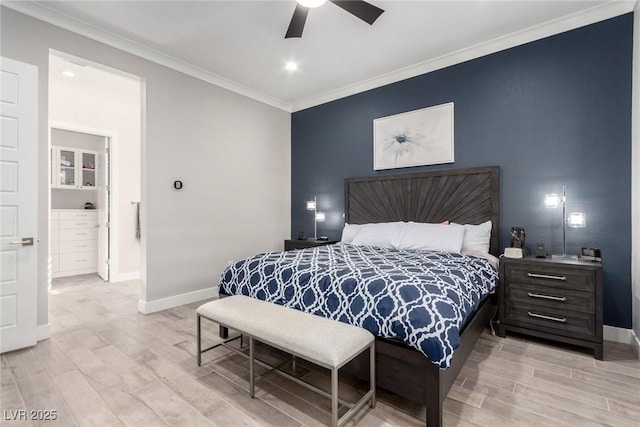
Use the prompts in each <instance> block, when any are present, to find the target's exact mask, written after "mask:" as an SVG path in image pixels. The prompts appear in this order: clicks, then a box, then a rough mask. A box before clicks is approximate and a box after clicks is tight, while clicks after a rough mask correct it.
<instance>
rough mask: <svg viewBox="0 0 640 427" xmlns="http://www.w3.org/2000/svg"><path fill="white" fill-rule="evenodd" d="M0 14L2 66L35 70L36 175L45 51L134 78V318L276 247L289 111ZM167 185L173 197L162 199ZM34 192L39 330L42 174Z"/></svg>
mask: <svg viewBox="0 0 640 427" xmlns="http://www.w3.org/2000/svg"><path fill="white" fill-rule="evenodd" d="M0 15H1V16H0V18H1V22H0V31H1V34H0V36H1V37H0V50H1V52H2V56H5V57H8V58H13V59H16V60H18V61H22V62H26V63H30V64H34V65H36V66H37V67H39V81H38V84H39V89H38V90H39V111H38V113H39V129H38V131H39V138H40V148H39V159H38V163H39V168H40V170H47V167H48V152H47V145H48V136H47V135H48V111H47V110H48V103H49V99H48V76H47V70H48V55H49V49H50V48H51V49H55V50H58V51H62V52H67V53H69V54H72V55H74V56H77V57H81V58H86V59H88V60H90V61H94V62H97V63H100V64H105V65H107V66H110V67H113V68H116V69H119V70H123V71H125V72H128V73H130V74H133V75H137V76H140V77H141V78H143V79H144V80H145V86H146V89H145V97H146V112H144V114H143V129H142V133H143V144H142V188H141V192H142V197H141V198H142V202H143V224H142V226H143V240H142V251H143V256H142V260H143V261H142V263H143V266H142V271H141V274H142V280H143V287H142V292H141V308H142V309H143V310H155V309H158V308H162V307H164V306H167V305H168V304H174V303H177V302H181V301H186V300H189V299H191V300H194V299H195V298H199V297H204V296H210V295H213V294H215V289H216V286H217V282H218V277H219V275H220V274H221V272H222V271H223V269H224V268H225V267H226V265H227V261H228V260H231V259H238V258H239V257H242V256H249V255H252V254H254V253H256V252H259V251H267V250H275V249H281V248H282V244H283V242H282V241H283V239H285V238H287V237H289V227H290V217H291V212H290V205H291V202H290V179H291V167H290V163H291V160H290V159H291V154H290V140H291V135H290V132H291V116H290V114H289V113H287V112H285V111H282V110H279V109H276V108H274V107H270V106H267V105H265V104H261V103H259V102H257V101H253V100H250V99H248V98H245V97H243V96H240V95H237V94H235V93H232V92H229V91H227V90H225V89H221V88H219V87H215V86H212V85H211V84H208V83H205V82H202V81H200V80H196V79H194V78H191V77H188V76H185V75H183V74H181V73H179V72H176V71H172V70H169V69H167V68H164V67H162V66H159V65H157V64H155V63H152V62H150V61H147V60H143V59H141V58H139V57H136V56H134V55H131V54H127V53H124V52H122V51H119V50H117V49H113V48H111V47H108V46H105V45H103V44H101V43H98V42H95V41H92V40H89V39H87V38H84V37H81V36H78V35H76V34H73V33H71V32H69V31H66V30H62V29H60V28H58V27H55V26H52V25H49V24H46V23H44V22H42V21H39V20H36V19H34V18H31V17H28V16H26V15H23V14H20V13H18V12H15V11H13V10H11V9H7V8H5V7H1V9H0ZM176 179H181V180H182V181H183V182H184V189H183V190H181V191H176V190H173V187H172V183H173V181H174V180H176ZM38 183H39V188H40V193H39V197H38V203H39V205H38V237H39V239H40V241H39V249H38V256H39V261H38V262H39V269H38V289H39V291H38V325H46V324H47V323H48V320H47V319H48V318H47V262H46V261H47V247H48V244H49V242H48V238H47V235H48V223H47V208H48V204H49V196H48V191H46V189H47V187H48V174H42V175H41V176H39V177H38ZM145 230H146V232H145Z"/></svg>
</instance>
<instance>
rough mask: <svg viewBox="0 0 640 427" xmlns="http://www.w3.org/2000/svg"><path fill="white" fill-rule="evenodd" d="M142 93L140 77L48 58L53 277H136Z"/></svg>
mask: <svg viewBox="0 0 640 427" xmlns="http://www.w3.org/2000/svg"><path fill="white" fill-rule="evenodd" d="M142 94H143V81H142V79H140V78H139V77H137V76H133V75H130V74H127V73H124V72H122V71H119V70H115V69H113V68H109V67H106V66H104V65H101V64H96V63H93V62H90V61H87V60H85V59H82V58H78V57H75V56H72V55H69V54H66V53H63V52H59V51H53V50H51V51H50V55H49V117H50V122H49V128H50V145H51V158H50V169H51V170H50V171H47V173H48V174H49V173H50V174H51V181H50V182H51V198H50V200H51V206H50V208H51V209H50V219H51V222H50V225H51V238H50V241H51V242H52V245H51V247H50V258H49V259H50V272H51V274H50V277H62V276H69V275H71V274H72V273H73V274H87V273H91V274H98V275H99V276H100V277H101V278H102V279H103V280H105V281H109V282H121V281H126V280H136V279H139V278H140V271H141V244H140V230H139V218H138V215H139V212H138V207H139V203H140V191H141V188H140V181H141V176H140V173H141V135H142ZM85 208H86V209H85ZM78 215H80V216H81V217H79V218H76V216H78ZM56 227H57V228H56ZM82 227H87V228H86V229H82ZM74 228H75V229H76V231H73V230H74ZM78 228H80V230H77V229H78ZM70 230H71V231H70ZM63 236H64V237H63ZM56 237H57V238H58V239H57V240H56ZM83 239H85V240H84V241H83ZM63 240H64V242H65V243H63ZM56 242H57V243H56ZM74 242H75V243H74ZM56 245H57V246H56ZM56 251H57V253H56ZM65 252H66V253H65ZM82 254H85V255H82ZM76 267H77V268H76ZM74 268H75V269H74Z"/></svg>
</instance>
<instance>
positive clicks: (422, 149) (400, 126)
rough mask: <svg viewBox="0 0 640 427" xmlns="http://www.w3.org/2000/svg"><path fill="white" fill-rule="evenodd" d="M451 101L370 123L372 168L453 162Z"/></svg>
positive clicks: (381, 168) (394, 167)
mask: <svg viewBox="0 0 640 427" xmlns="http://www.w3.org/2000/svg"><path fill="white" fill-rule="evenodd" d="M453 113H454V109H453V102H448V103H446V104H440V105H435V106H431V107H426V108H422V109H420V110H414V111H409V112H406V113H400V114H395V115H392V116H387V117H381V118H379V119H375V120H374V121H373V169H374V170H384V169H396V168H405V167H412V166H424V165H436V164H442V163H453V162H454V139H453V136H454V135H453Z"/></svg>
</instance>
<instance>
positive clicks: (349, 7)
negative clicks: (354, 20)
mask: <svg viewBox="0 0 640 427" xmlns="http://www.w3.org/2000/svg"><path fill="white" fill-rule="evenodd" d="M296 1H297V3H296V9H295V10H294V11H293V16H292V17H291V22H290V23H289V28H288V29H287V34H286V35H285V36H284V38H285V39H288V38H292V37H302V30H304V23H305V21H306V20H307V14H308V13H309V9H310V8H315V7H318V6H321V5H323V4H324V3H325V1H326V0H296ZM329 1H330V2H331V3H333V4H335V5H336V6H339V7H341V8H342V9H344V10H346V11H347V12H349V13H350V14H352V15H354V16H356V17H358V18H360V19H362V20H363V21H364V22H366V23H367V24H369V25H373V23H374V22H375V21H376V19H378V18H379V17H380V15H382V13H383V12H384V10H382V9H380V8H379V7H377V6H374V5H372V4H371V3H367V2H366V1H364V0H345V1H340V0H329Z"/></svg>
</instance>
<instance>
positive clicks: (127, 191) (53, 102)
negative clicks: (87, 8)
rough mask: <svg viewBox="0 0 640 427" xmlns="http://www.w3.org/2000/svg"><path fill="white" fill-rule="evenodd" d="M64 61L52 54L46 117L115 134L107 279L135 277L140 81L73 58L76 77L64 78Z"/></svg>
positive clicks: (138, 245) (138, 260) (138, 189)
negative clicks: (110, 238)
mask: <svg viewBox="0 0 640 427" xmlns="http://www.w3.org/2000/svg"><path fill="white" fill-rule="evenodd" d="M62 62H63V61H62V59H60V58H59V57H56V56H52V57H51V58H50V70H49V83H50V86H49V120H50V121H55V122H62V123H66V124H70V125H79V126H80V127H81V128H92V129H98V130H104V131H105V132H107V133H108V134H109V135H115V138H113V140H112V147H111V160H112V162H113V168H114V169H115V172H116V173H115V176H114V177H112V196H113V200H112V210H111V211H112V214H113V215H114V217H113V218H112V222H113V224H114V227H113V228H112V231H115V234H116V235H115V236H112V246H111V260H112V269H111V276H110V280H111V281H118V280H120V278H121V277H125V278H135V277H139V276H140V251H141V247H140V241H139V240H138V239H136V234H135V230H136V207H135V206H134V205H132V204H131V202H132V201H139V200H140V144H141V129H140V126H141V119H142V116H141V106H140V103H141V82H140V81H139V80H138V79H133V78H130V77H126V76H121V75H116V74H114V73H110V72H106V71H103V70H100V69H97V68H95V67H91V66H86V67H77V66H74V64H73V63H70V64H69V66H70V67H72V68H73V71H74V72H75V74H76V76H75V77H74V78H66V77H63V76H61V75H60V73H59V70H60V69H61V68H64V66H62ZM114 178H115V179H114ZM98 208H101V207H100V206H98ZM113 243H115V244H113Z"/></svg>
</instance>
